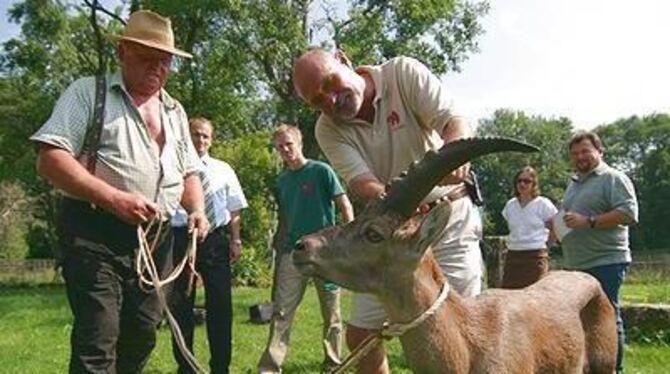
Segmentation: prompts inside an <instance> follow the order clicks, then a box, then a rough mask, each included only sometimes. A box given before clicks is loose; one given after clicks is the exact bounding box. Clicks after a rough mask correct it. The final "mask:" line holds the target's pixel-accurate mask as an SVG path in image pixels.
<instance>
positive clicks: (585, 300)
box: [293, 138, 617, 373]
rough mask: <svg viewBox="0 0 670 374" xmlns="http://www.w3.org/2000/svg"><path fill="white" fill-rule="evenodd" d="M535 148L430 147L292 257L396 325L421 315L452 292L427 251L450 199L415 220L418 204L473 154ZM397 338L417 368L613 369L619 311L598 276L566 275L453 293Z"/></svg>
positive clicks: (504, 144)
mask: <svg viewBox="0 0 670 374" xmlns="http://www.w3.org/2000/svg"><path fill="white" fill-rule="evenodd" d="M531 150H535V149H534V148H533V147H531V146H529V145H525V144H523V143H518V142H514V141H511V140H507V139H502V138H482V139H476V138H475V139H464V140H460V141H457V142H453V143H449V144H447V145H445V146H444V147H443V148H442V149H440V150H439V152H429V153H428V154H427V155H426V156H425V157H424V159H423V160H422V161H421V162H420V163H418V164H414V165H412V167H411V168H410V170H409V172H408V173H407V174H406V175H405V176H403V177H402V178H398V179H396V180H395V181H393V182H392V183H391V186H390V189H389V190H388V192H387V194H386V195H385V196H382V197H380V198H379V199H378V200H377V201H373V202H371V203H370V204H369V205H368V206H367V207H366V208H365V210H364V211H363V212H362V213H361V214H359V215H358V216H357V217H356V219H355V220H354V221H352V222H350V223H349V224H347V225H344V226H340V227H332V228H328V229H325V230H323V231H320V232H318V233H315V234H312V235H308V236H306V237H304V238H302V239H301V241H300V242H299V243H298V245H297V248H296V250H295V251H294V253H293V260H294V263H295V264H296V266H297V267H298V268H299V269H300V271H302V272H303V273H305V274H309V275H316V276H320V277H323V278H326V279H330V280H332V281H334V282H336V283H338V284H340V285H342V286H344V287H346V288H349V289H352V290H354V291H357V292H366V293H372V294H375V295H377V296H378V297H379V299H380V300H381V301H382V303H383V304H384V308H385V309H386V312H387V314H388V318H389V320H390V322H391V323H394V324H398V323H401V324H402V323H408V322H410V321H414V320H416V319H417V317H418V316H421V315H422V314H423V313H424V312H425V311H426V310H428V309H429V308H430V307H431V306H432V305H434V304H436V303H435V300H436V299H437V298H438V294H441V290H443V289H444V288H443V287H447V289H448V284H447V283H446V279H445V278H444V276H443V275H442V274H441V272H440V270H439V268H438V267H437V265H436V262H435V260H434V259H433V257H432V255H431V254H430V251H429V248H430V247H431V245H432V244H433V243H434V242H435V241H436V239H437V238H438V237H439V234H440V231H441V230H442V229H443V228H444V227H445V225H446V223H447V221H448V219H449V214H450V205H449V203H448V202H443V203H441V204H438V205H437V206H436V207H435V208H433V209H432V211H431V212H430V213H429V214H428V215H426V216H425V217H423V218H421V217H418V216H415V211H416V208H417V207H418V206H419V204H420V202H421V200H422V199H423V198H424V197H425V196H426V195H427V194H428V192H429V191H430V190H431V189H432V188H433V187H434V186H435V185H436V184H437V183H439V181H440V180H441V179H442V178H443V177H444V176H445V175H447V174H448V173H450V172H451V171H453V170H455V169H456V168H458V167H459V166H460V165H462V164H464V163H465V162H468V161H469V160H471V159H473V158H475V157H478V156H481V155H484V154H488V153H493V152H500V151H531ZM400 341H401V344H402V347H403V350H404V352H405V355H406V358H407V361H408V363H409V365H410V367H411V369H412V370H413V371H414V372H416V373H581V372H584V373H612V372H614V367H615V359H616V352H617V335H616V325H615V314H614V309H613V307H612V305H611V304H610V302H609V300H608V299H607V296H606V295H605V293H604V291H603V290H602V289H601V287H600V285H599V283H598V281H597V280H596V279H595V278H593V277H591V276H590V275H588V274H585V273H580V272H566V271H557V272H550V273H549V275H547V276H546V277H544V278H543V279H542V280H540V281H539V282H537V283H536V284H534V285H532V286H530V287H528V288H525V289H522V290H489V291H486V292H484V293H483V294H482V295H480V296H478V297H475V298H469V299H463V298H461V297H459V295H458V294H456V293H455V292H453V291H452V292H450V293H449V294H448V297H447V299H446V301H445V302H444V303H443V304H442V305H440V306H439V308H438V309H437V310H436V311H435V313H434V314H433V315H431V316H429V317H428V318H427V319H425V320H424V321H423V322H422V323H420V324H419V325H418V326H416V327H415V328H413V329H411V330H409V331H406V332H405V333H404V334H403V335H401V336H400Z"/></svg>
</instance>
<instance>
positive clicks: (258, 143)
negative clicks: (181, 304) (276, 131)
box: [211, 131, 280, 284]
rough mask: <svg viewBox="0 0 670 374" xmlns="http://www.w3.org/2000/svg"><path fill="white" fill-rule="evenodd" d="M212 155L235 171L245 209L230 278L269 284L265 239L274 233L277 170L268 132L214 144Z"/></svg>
mask: <svg viewBox="0 0 670 374" xmlns="http://www.w3.org/2000/svg"><path fill="white" fill-rule="evenodd" d="M211 153H212V155H213V156H214V157H217V158H220V159H222V160H224V161H226V162H227V163H229V164H230V166H231V167H232V168H233V170H235V173H236V174H237V177H238V178H239V180H240V184H241V186H242V189H243V191H244V194H245V196H246V197H247V200H248V203H249V208H247V209H244V210H243V211H242V239H243V241H242V242H243V255H242V258H241V260H240V263H239V264H238V266H236V267H235V268H234V274H235V276H236V279H237V281H238V282H239V283H243V284H263V283H269V281H270V280H269V278H268V277H267V275H268V274H267V272H266V269H267V267H268V266H267V265H269V264H270V261H269V259H270V257H271V250H270V248H268V243H269V242H270V241H269V238H270V236H271V234H272V231H273V230H274V227H273V224H274V222H275V217H274V214H275V213H274V211H275V210H274V206H273V200H272V194H271V192H270V191H271V186H272V184H273V183H274V178H275V176H276V175H277V172H278V170H279V168H280V162H279V160H278V158H277V157H276V156H275V155H273V154H272V152H271V146H270V133H269V131H257V132H253V133H248V134H244V135H241V136H239V137H237V138H235V139H234V140H230V141H225V142H218V143H217V144H216V145H215V146H214V148H213V149H212V152H211Z"/></svg>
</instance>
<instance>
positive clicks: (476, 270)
mask: <svg viewBox="0 0 670 374" xmlns="http://www.w3.org/2000/svg"><path fill="white" fill-rule="evenodd" d="M293 82H294V85H295V89H296V92H297V93H298V95H299V96H300V97H301V98H302V99H303V100H304V101H305V102H306V103H307V104H309V105H310V106H312V107H314V108H316V109H319V110H320V111H321V116H320V117H319V119H318V122H317V124H316V129H315V131H316V139H317V141H318V143H319V146H320V147H321V149H322V150H323V152H324V153H325V154H326V157H328V160H329V161H330V162H331V164H332V165H333V167H334V168H335V170H336V171H337V172H338V173H339V174H340V175H341V176H342V177H343V178H344V179H345V181H346V182H347V184H348V185H349V188H350V190H351V191H353V193H354V194H355V195H357V196H358V197H359V198H362V199H364V200H372V199H376V198H378V197H379V196H380V195H381V194H382V193H383V192H384V188H385V185H386V184H387V183H389V182H390V181H391V180H392V179H393V178H394V177H396V176H398V175H399V174H400V173H401V172H402V171H404V170H405V169H407V167H408V166H409V164H410V163H411V162H413V161H415V160H419V159H421V158H422V157H423V155H424V154H425V153H426V152H427V151H428V150H431V149H433V150H437V149H439V148H440V147H441V146H442V145H443V144H444V143H449V142H451V141H454V140H456V139H459V138H463V137H469V136H472V131H471V129H470V127H469V125H468V123H467V122H466V121H465V120H464V119H463V118H462V117H458V116H456V115H455V114H454V110H453V103H452V100H451V96H450V95H449V94H448V92H447V90H446V89H445V88H444V87H443V85H442V83H441V82H440V80H439V79H438V78H437V77H436V76H435V75H434V74H432V73H431V72H430V71H429V70H428V68H426V66H424V65H423V64H422V63H420V62H419V61H417V60H415V59H412V58H408V57H398V58H394V59H391V60H389V61H388V62H386V63H384V64H382V65H379V66H360V67H358V68H356V69H354V68H353V67H352V64H351V62H350V61H349V60H348V59H347V57H346V56H345V55H344V54H343V53H340V52H338V53H336V54H331V53H328V52H326V51H324V50H321V49H313V50H310V51H308V52H306V53H305V54H303V55H302V56H301V57H300V58H299V59H298V60H297V61H296V63H295V65H294V70H293ZM468 173H469V165H465V166H463V167H461V168H459V169H458V170H456V171H454V172H453V173H452V174H451V175H450V176H448V177H447V178H445V180H444V181H443V183H442V184H443V185H442V186H439V187H436V188H435V189H434V190H433V191H432V192H431V194H430V195H429V196H428V198H427V199H426V200H425V202H426V203H429V202H431V201H434V200H436V199H438V198H441V197H443V196H445V195H446V196H447V197H448V198H449V200H450V201H451V203H452V206H453V213H452V216H451V218H450V220H449V222H448V224H447V226H446V227H445V230H444V233H443V236H442V238H441V239H440V241H439V243H437V245H436V247H435V248H434V255H435V257H436V259H437V260H438V262H439V264H440V267H441V269H442V271H443V273H444V275H445V276H447V278H448V279H449V283H450V285H451V286H452V287H453V288H454V289H455V290H456V291H457V292H458V293H460V294H461V295H463V296H475V295H477V294H479V292H480V291H481V282H482V259H481V252H480V249H479V239H480V237H481V219H480V216H479V213H478V211H477V209H476V207H475V206H474V204H473V203H472V201H471V199H470V198H469V196H468V194H467V191H466V188H465V186H464V184H463V181H464V180H465V179H466V178H467V176H468ZM385 319H386V314H385V313H384V310H383V309H382V306H381V304H380V303H379V300H378V299H377V298H376V297H375V296H373V295H369V294H360V293H358V294H354V298H353V301H352V310H351V316H350V321H349V325H348V327H347V344H348V345H349V348H350V349H354V348H355V347H356V346H358V345H359V344H360V343H361V342H362V341H363V340H364V339H365V338H366V337H367V336H369V335H370V334H373V333H376V332H377V331H378V330H379V329H380V328H381V326H382V324H383V322H384V320H385ZM396 322H397V321H396ZM388 371H389V369H388V362H387V360H386V354H385V352H384V349H383V347H379V348H377V349H375V350H374V351H372V352H371V353H370V354H368V356H367V357H366V358H365V359H364V360H362V361H361V363H360V364H359V368H358V372H360V373H387V372H388Z"/></svg>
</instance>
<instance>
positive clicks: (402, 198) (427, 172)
mask: <svg viewBox="0 0 670 374" xmlns="http://www.w3.org/2000/svg"><path fill="white" fill-rule="evenodd" d="M539 150H540V149H539V148H537V147H536V146H534V145H531V144H527V143H523V142H520V141H517V140H513V139H509V138H502V137H483V138H467V139H459V140H456V141H453V142H451V143H447V144H445V145H444V146H442V148H440V149H439V150H438V151H437V152H435V151H428V152H427V153H426V155H425V156H424V157H423V159H422V160H421V162H418V163H416V162H415V163H413V164H412V165H410V168H409V170H408V171H407V174H406V175H402V176H401V177H398V178H396V179H394V180H393V182H392V183H391V187H390V189H389V191H388V193H387V194H386V197H385V198H384V205H385V206H386V208H387V209H389V210H392V211H395V212H398V213H400V214H401V215H403V216H405V217H408V218H409V217H411V216H412V214H414V211H415V210H416V208H417V207H418V206H419V203H420V202H421V200H423V198H424V197H426V195H428V193H429V192H430V191H431V190H432V189H433V188H434V187H435V186H436V185H437V184H438V183H439V182H440V181H441V180H442V179H443V178H444V177H446V176H447V175H449V173H451V172H452V171H454V170H456V169H458V168H459V167H460V166H461V165H463V164H465V163H467V162H468V161H470V160H472V159H475V158H477V157H480V156H483V155H487V154H490V153H496V152H506V151H507V152H509V151H511V152H524V153H529V152H538V151H539Z"/></svg>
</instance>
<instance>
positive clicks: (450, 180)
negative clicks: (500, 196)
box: [440, 116, 473, 185]
mask: <svg viewBox="0 0 670 374" xmlns="http://www.w3.org/2000/svg"><path fill="white" fill-rule="evenodd" d="M472 136H473V132H472V128H471V127H470V125H469V124H468V121H467V120H466V119H465V117H461V116H453V117H451V118H450V119H449V121H448V122H447V124H446V125H445V126H444V130H443V131H442V140H443V141H444V143H445V144H447V143H450V142H453V141H455V140H458V139H462V138H469V137H472ZM469 172H470V163H469V162H468V163H466V164H465V165H463V166H461V167H460V168H458V169H456V170H454V171H453V172H452V173H451V174H450V175H448V176H446V177H445V178H444V179H442V181H441V182H440V184H441V185H448V184H458V183H461V182H462V181H463V180H464V179H465V178H467V176H468V173H469Z"/></svg>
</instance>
